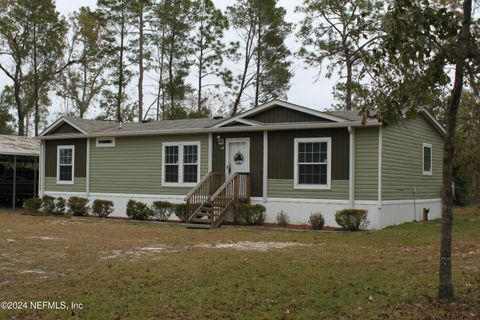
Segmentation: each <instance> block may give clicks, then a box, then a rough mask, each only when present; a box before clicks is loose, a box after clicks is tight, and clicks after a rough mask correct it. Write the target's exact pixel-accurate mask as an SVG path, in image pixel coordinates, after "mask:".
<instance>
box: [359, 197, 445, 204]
mask: <svg viewBox="0 0 480 320" xmlns="http://www.w3.org/2000/svg"><path fill="white" fill-rule="evenodd" d="M441 201H442V199H441V198H433V199H416V200H413V199H405V200H384V201H382V205H389V204H413V203H416V204H419V203H430V202H441ZM355 204H360V205H377V204H378V202H376V201H374V200H355Z"/></svg>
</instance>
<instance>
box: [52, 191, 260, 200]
mask: <svg viewBox="0 0 480 320" xmlns="http://www.w3.org/2000/svg"><path fill="white" fill-rule="evenodd" d="M45 194H49V195H52V194H53V195H65V196H78V197H91V198H102V197H112V198H146V199H147V198H148V199H151V198H153V199H175V200H183V199H184V198H185V196H184V195H165V194H135V193H103V192H90V193H89V194H88V195H87V194H86V193H85V192H73V191H69V192H67V191H45ZM252 199H253V198H252Z"/></svg>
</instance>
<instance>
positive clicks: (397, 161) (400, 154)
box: [382, 115, 443, 200]
mask: <svg viewBox="0 0 480 320" xmlns="http://www.w3.org/2000/svg"><path fill="white" fill-rule="evenodd" d="M423 143H428V144H431V145H432V175H431V176H429V175H423V167H422V165H423ZM382 153H383V157H382V200H403V199H413V188H414V187H415V188H416V192H415V193H416V194H415V196H416V198H417V199H434V198H440V197H441V190H442V170H443V165H442V154H443V139H442V137H441V136H440V134H439V133H438V132H437V131H436V130H435V129H434V128H433V127H432V126H431V125H430V124H429V123H428V122H427V120H425V118H424V117H423V116H421V115H419V116H417V118H415V119H411V120H408V121H405V122H404V123H402V124H397V125H394V126H391V127H386V128H384V129H383V144H382Z"/></svg>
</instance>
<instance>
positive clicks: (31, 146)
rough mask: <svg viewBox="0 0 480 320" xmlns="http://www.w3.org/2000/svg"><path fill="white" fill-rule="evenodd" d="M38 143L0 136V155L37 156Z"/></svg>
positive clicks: (25, 138) (29, 139) (38, 151)
mask: <svg viewBox="0 0 480 320" xmlns="http://www.w3.org/2000/svg"><path fill="white" fill-rule="evenodd" d="M39 154H40V141H39V140H34V139H31V138H28V137H20V136H10V135H0V155H16V156H37V157H38V155H39Z"/></svg>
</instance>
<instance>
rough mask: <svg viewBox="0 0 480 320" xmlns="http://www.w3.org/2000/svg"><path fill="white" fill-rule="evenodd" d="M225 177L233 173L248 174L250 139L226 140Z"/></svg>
mask: <svg viewBox="0 0 480 320" xmlns="http://www.w3.org/2000/svg"><path fill="white" fill-rule="evenodd" d="M225 144H226V150H225V151H226V152H225V155H226V160H225V164H226V165H225V170H226V172H225V173H226V176H227V177H229V176H231V175H232V174H234V173H235V172H250V139H248V138H239V139H227V140H226V142H225Z"/></svg>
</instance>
